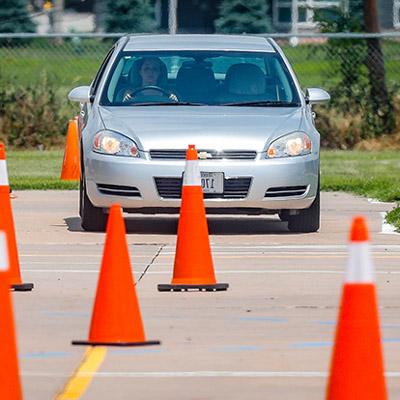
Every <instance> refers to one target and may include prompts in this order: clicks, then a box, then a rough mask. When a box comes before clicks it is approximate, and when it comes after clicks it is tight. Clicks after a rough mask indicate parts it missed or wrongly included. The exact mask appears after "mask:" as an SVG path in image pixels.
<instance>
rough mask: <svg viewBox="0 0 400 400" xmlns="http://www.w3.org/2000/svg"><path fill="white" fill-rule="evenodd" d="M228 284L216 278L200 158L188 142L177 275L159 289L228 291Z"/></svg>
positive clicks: (163, 290) (177, 249)
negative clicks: (218, 281) (219, 281)
mask: <svg viewBox="0 0 400 400" xmlns="http://www.w3.org/2000/svg"><path fill="white" fill-rule="evenodd" d="M228 287H229V285H228V284H227V283H217V282H216V279H215V274H214V265H213V260H212V256H211V248H210V241H209V239H208V226H207V218H206V212H205V208H204V201H203V190H202V188H201V177H200V169H199V160H198V157H197V151H196V148H195V146H194V145H189V148H188V150H187V151H186V165H185V174H184V178H183V185H182V202H181V210H180V216H179V223H178V239H177V242H176V252H175V263H174V274H173V277H172V282H171V284H170V285H168V284H161V285H158V290H159V291H161V292H166V291H182V290H206V291H219V290H227V289H228Z"/></svg>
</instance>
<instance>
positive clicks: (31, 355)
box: [20, 351, 71, 359]
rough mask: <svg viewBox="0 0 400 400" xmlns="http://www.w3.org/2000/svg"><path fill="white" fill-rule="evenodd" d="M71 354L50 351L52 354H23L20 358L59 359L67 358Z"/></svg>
mask: <svg viewBox="0 0 400 400" xmlns="http://www.w3.org/2000/svg"><path fill="white" fill-rule="evenodd" d="M70 354H71V353H67V352H65V351H50V352H38V353H25V354H21V355H20V358H30V359H32V358H40V359H42V358H59V357H67V356H69V355H70Z"/></svg>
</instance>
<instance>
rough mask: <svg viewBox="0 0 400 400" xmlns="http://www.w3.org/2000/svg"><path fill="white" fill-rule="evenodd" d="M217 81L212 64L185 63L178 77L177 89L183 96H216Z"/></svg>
mask: <svg viewBox="0 0 400 400" xmlns="http://www.w3.org/2000/svg"><path fill="white" fill-rule="evenodd" d="M216 88H217V81H216V79H215V76H214V72H213V70H212V69H211V63H204V62H199V63H198V62H192V61H190V62H185V63H183V64H182V66H181V67H180V69H179V71H178V74H177V76H176V89H177V91H178V93H179V94H181V95H182V96H185V97H186V96H189V97H191V98H192V97H193V96H195V97H198V96H202V95H204V96H206V95H208V97H211V96H214V95H215V93H216Z"/></svg>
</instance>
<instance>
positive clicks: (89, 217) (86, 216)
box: [79, 164, 108, 232]
mask: <svg viewBox="0 0 400 400" xmlns="http://www.w3.org/2000/svg"><path fill="white" fill-rule="evenodd" d="M81 165H82V164H81ZM79 194H80V196H79V214H80V216H81V226H82V228H83V229H84V230H85V231H90V232H104V231H105V230H106V226H107V218H108V214H106V213H104V212H103V209H102V208H100V207H95V206H94V205H93V204H92V202H91V201H90V199H89V197H88V195H87V192H86V184H85V175H84V174H83V172H82V173H81V179H80V185H79Z"/></svg>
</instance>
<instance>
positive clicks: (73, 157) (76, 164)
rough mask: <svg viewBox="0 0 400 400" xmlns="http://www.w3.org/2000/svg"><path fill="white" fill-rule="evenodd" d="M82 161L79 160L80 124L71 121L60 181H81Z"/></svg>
mask: <svg viewBox="0 0 400 400" xmlns="http://www.w3.org/2000/svg"><path fill="white" fill-rule="evenodd" d="M79 177H80V160H79V138H78V122H77V120H76V119H71V120H70V121H69V122H68V131H67V141H66V144H65V150H64V160H63V165H62V170H61V177H60V179H61V180H63V181H79Z"/></svg>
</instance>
